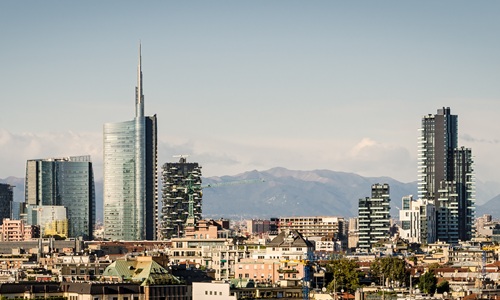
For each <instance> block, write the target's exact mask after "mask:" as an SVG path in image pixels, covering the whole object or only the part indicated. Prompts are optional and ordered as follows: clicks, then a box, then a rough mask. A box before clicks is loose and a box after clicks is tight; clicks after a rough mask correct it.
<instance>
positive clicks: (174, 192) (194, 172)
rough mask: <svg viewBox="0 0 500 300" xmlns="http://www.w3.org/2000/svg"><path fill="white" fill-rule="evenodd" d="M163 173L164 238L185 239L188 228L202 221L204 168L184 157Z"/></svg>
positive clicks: (168, 164)
mask: <svg viewBox="0 0 500 300" xmlns="http://www.w3.org/2000/svg"><path fill="white" fill-rule="evenodd" d="M162 169H163V171H162V182H163V189H162V221H161V229H160V231H161V235H162V238H163V239H170V238H172V237H182V236H184V234H185V228H186V225H195V224H196V222H198V220H200V219H201V212H202V205H201V204H202V203H201V201H202V192H201V166H200V165H199V164H198V163H188V162H187V160H186V157H185V156H181V157H180V160H179V162H177V163H166V164H164V165H163V168H162ZM188 219H189V220H188ZM188 221H189V222H191V223H193V224H187V222H188Z"/></svg>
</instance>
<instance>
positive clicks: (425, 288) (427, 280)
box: [418, 272, 437, 294]
mask: <svg viewBox="0 0 500 300" xmlns="http://www.w3.org/2000/svg"><path fill="white" fill-rule="evenodd" d="M436 283H437V279H436V276H435V275H434V273H432V272H425V273H424V275H422V276H420V280H419V281H418V288H419V289H420V290H421V291H422V292H424V293H426V294H434V292H435V291H436Z"/></svg>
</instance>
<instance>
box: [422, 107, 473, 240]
mask: <svg viewBox="0 0 500 300" xmlns="http://www.w3.org/2000/svg"><path fill="white" fill-rule="evenodd" d="M457 145H458V116H457V115H452V114H451V110H450V108H449V107H446V108H444V107H443V108H442V109H438V111H437V114H435V115H426V116H424V117H423V118H422V128H421V136H420V138H419V149H418V150H419V154H418V155H419V157H418V159H419V164H418V196H419V198H420V199H426V200H428V201H429V202H430V203H433V204H434V205H435V207H436V214H437V216H436V231H435V232H436V239H437V240H440V241H444V242H448V243H452V244H456V243H458V241H460V240H470V239H471V238H472V235H473V232H474V229H473V224H474V214H475V208H474V204H475V178H474V170H473V157H472V151H471V150H470V149H468V148H464V147H461V148H458V146H457ZM423 242H426V243H431V242H434V241H423Z"/></svg>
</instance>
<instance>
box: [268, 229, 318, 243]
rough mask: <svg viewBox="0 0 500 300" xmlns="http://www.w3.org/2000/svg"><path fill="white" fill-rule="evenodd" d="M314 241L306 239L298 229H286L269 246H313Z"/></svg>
mask: <svg viewBox="0 0 500 300" xmlns="http://www.w3.org/2000/svg"><path fill="white" fill-rule="evenodd" d="M312 246H313V244H312V242H310V241H308V240H306V239H305V238H304V237H303V236H302V234H300V232H298V231H297V230H290V231H288V230H284V231H282V232H281V233H280V234H278V236H277V237H275V238H274V239H273V240H272V241H271V242H269V244H268V247H312Z"/></svg>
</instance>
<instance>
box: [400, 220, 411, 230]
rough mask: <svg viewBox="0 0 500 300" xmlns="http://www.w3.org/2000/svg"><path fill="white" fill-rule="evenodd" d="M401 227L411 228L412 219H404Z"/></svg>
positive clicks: (404, 228)
mask: <svg viewBox="0 0 500 300" xmlns="http://www.w3.org/2000/svg"><path fill="white" fill-rule="evenodd" d="M401 227H402V228H403V230H409V229H411V222H410V221H402V222H401Z"/></svg>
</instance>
